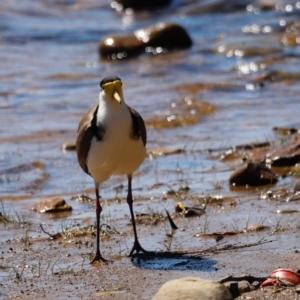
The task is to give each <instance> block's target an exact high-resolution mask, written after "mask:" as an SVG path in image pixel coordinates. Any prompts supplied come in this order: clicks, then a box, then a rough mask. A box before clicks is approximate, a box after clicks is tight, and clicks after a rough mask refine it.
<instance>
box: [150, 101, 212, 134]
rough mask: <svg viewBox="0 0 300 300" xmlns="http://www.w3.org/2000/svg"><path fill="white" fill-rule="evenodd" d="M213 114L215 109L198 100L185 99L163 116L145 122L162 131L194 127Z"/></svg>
mask: <svg viewBox="0 0 300 300" xmlns="http://www.w3.org/2000/svg"><path fill="white" fill-rule="evenodd" d="M214 112H215V108H214V107H213V106H212V105H211V104H209V103H206V102H202V101H200V100H192V99H185V100H182V101H181V102H179V103H176V106H174V107H172V108H170V110H168V111H167V112H166V115H165V116H156V117H152V118H149V119H148V120H146V125H147V126H148V127H150V128H155V129H164V128H176V127H183V126H190V125H195V124H198V123H199V122H200V120H201V119H202V118H203V117H204V116H206V115H208V114H212V113H214Z"/></svg>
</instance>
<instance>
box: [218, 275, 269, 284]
mask: <svg viewBox="0 0 300 300" xmlns="http://www.w3.org/2000/svg"><path fill="white" fill-rule="evenodd" d="M266 279H267V277H255V276H252V275H250V274H249V275H242V276H232V275H229V276H226V277H224V278H221V279H219V280H217V281H218V282H220V283H225V282H228V281H248V282H249V283H250V284H252V283H253V282H255V281H258V282H262V281H265V280H266Z"/></svg>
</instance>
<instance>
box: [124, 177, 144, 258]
mask: <svg viewBox="0 0 300 300" xmlns="http://www.w3.org/2000/svg"><path fill="white" fill-rule="evenodd" d="M127 177H128V194H127V203H128V205H129V210H130V215H131V220H132V227H133V232H134V244H133V248H132V249H131V251H130V254H129V256H132V254H133V252H134V251H136V252H137V254H138V253H139V252H140V251H141V252H144V253H147V251H146V250H145V249H144V248H143V247H142V246H141V245H140V242H139V240H138V237H137V232H136V226H135V219H134V214H133V209H132V204H133V199H132V190H131V180H132V176H131V175H127Z"/></svg>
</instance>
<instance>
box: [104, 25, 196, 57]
mask: <svg viewBox="0 0 300 300" xmlns="http://www.w3.org/2000/svg"><path fill="white" fill-rule="evenodd" d="M191 45H192V40H191V38H190V37H189V35H188V34H187V32H186V31H185V29H183V28H182V27H181V26H179V25H177V24H174V23H159V24H157V25H154V26H151V27H148V28H145V29H140V30H137V31H135V32H134V33H131V34H128V35H111V36H107V37H105V38H104V39H103V40H102V41H100V44H99V54H100V56H101V57H102V58H104V59H124V58H129V57H132V56H136V55H138V54H140V53H142V52H147V53H152V54H160V53H164V52H167V51H169V50H173V49H183V48H189V47H190V46H191Z"/></svg>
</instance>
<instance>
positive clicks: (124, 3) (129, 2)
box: [111, 0, 171, 10]
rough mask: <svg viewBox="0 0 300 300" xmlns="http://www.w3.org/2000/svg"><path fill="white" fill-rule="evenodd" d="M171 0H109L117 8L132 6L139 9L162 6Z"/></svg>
mask: <svg viewBox="0 0 300 300" xmlns="http://www.w3.org/2000/svg"><path fill="white" fill-rule="evenodd" d="M170 3H171V0H114V1H111V7H113V8H115V9H117V10H123V9H126V8H132V9H136V10H140V9H156V8H159V7H162V6H167V5H169V4H170Z"/></svg>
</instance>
